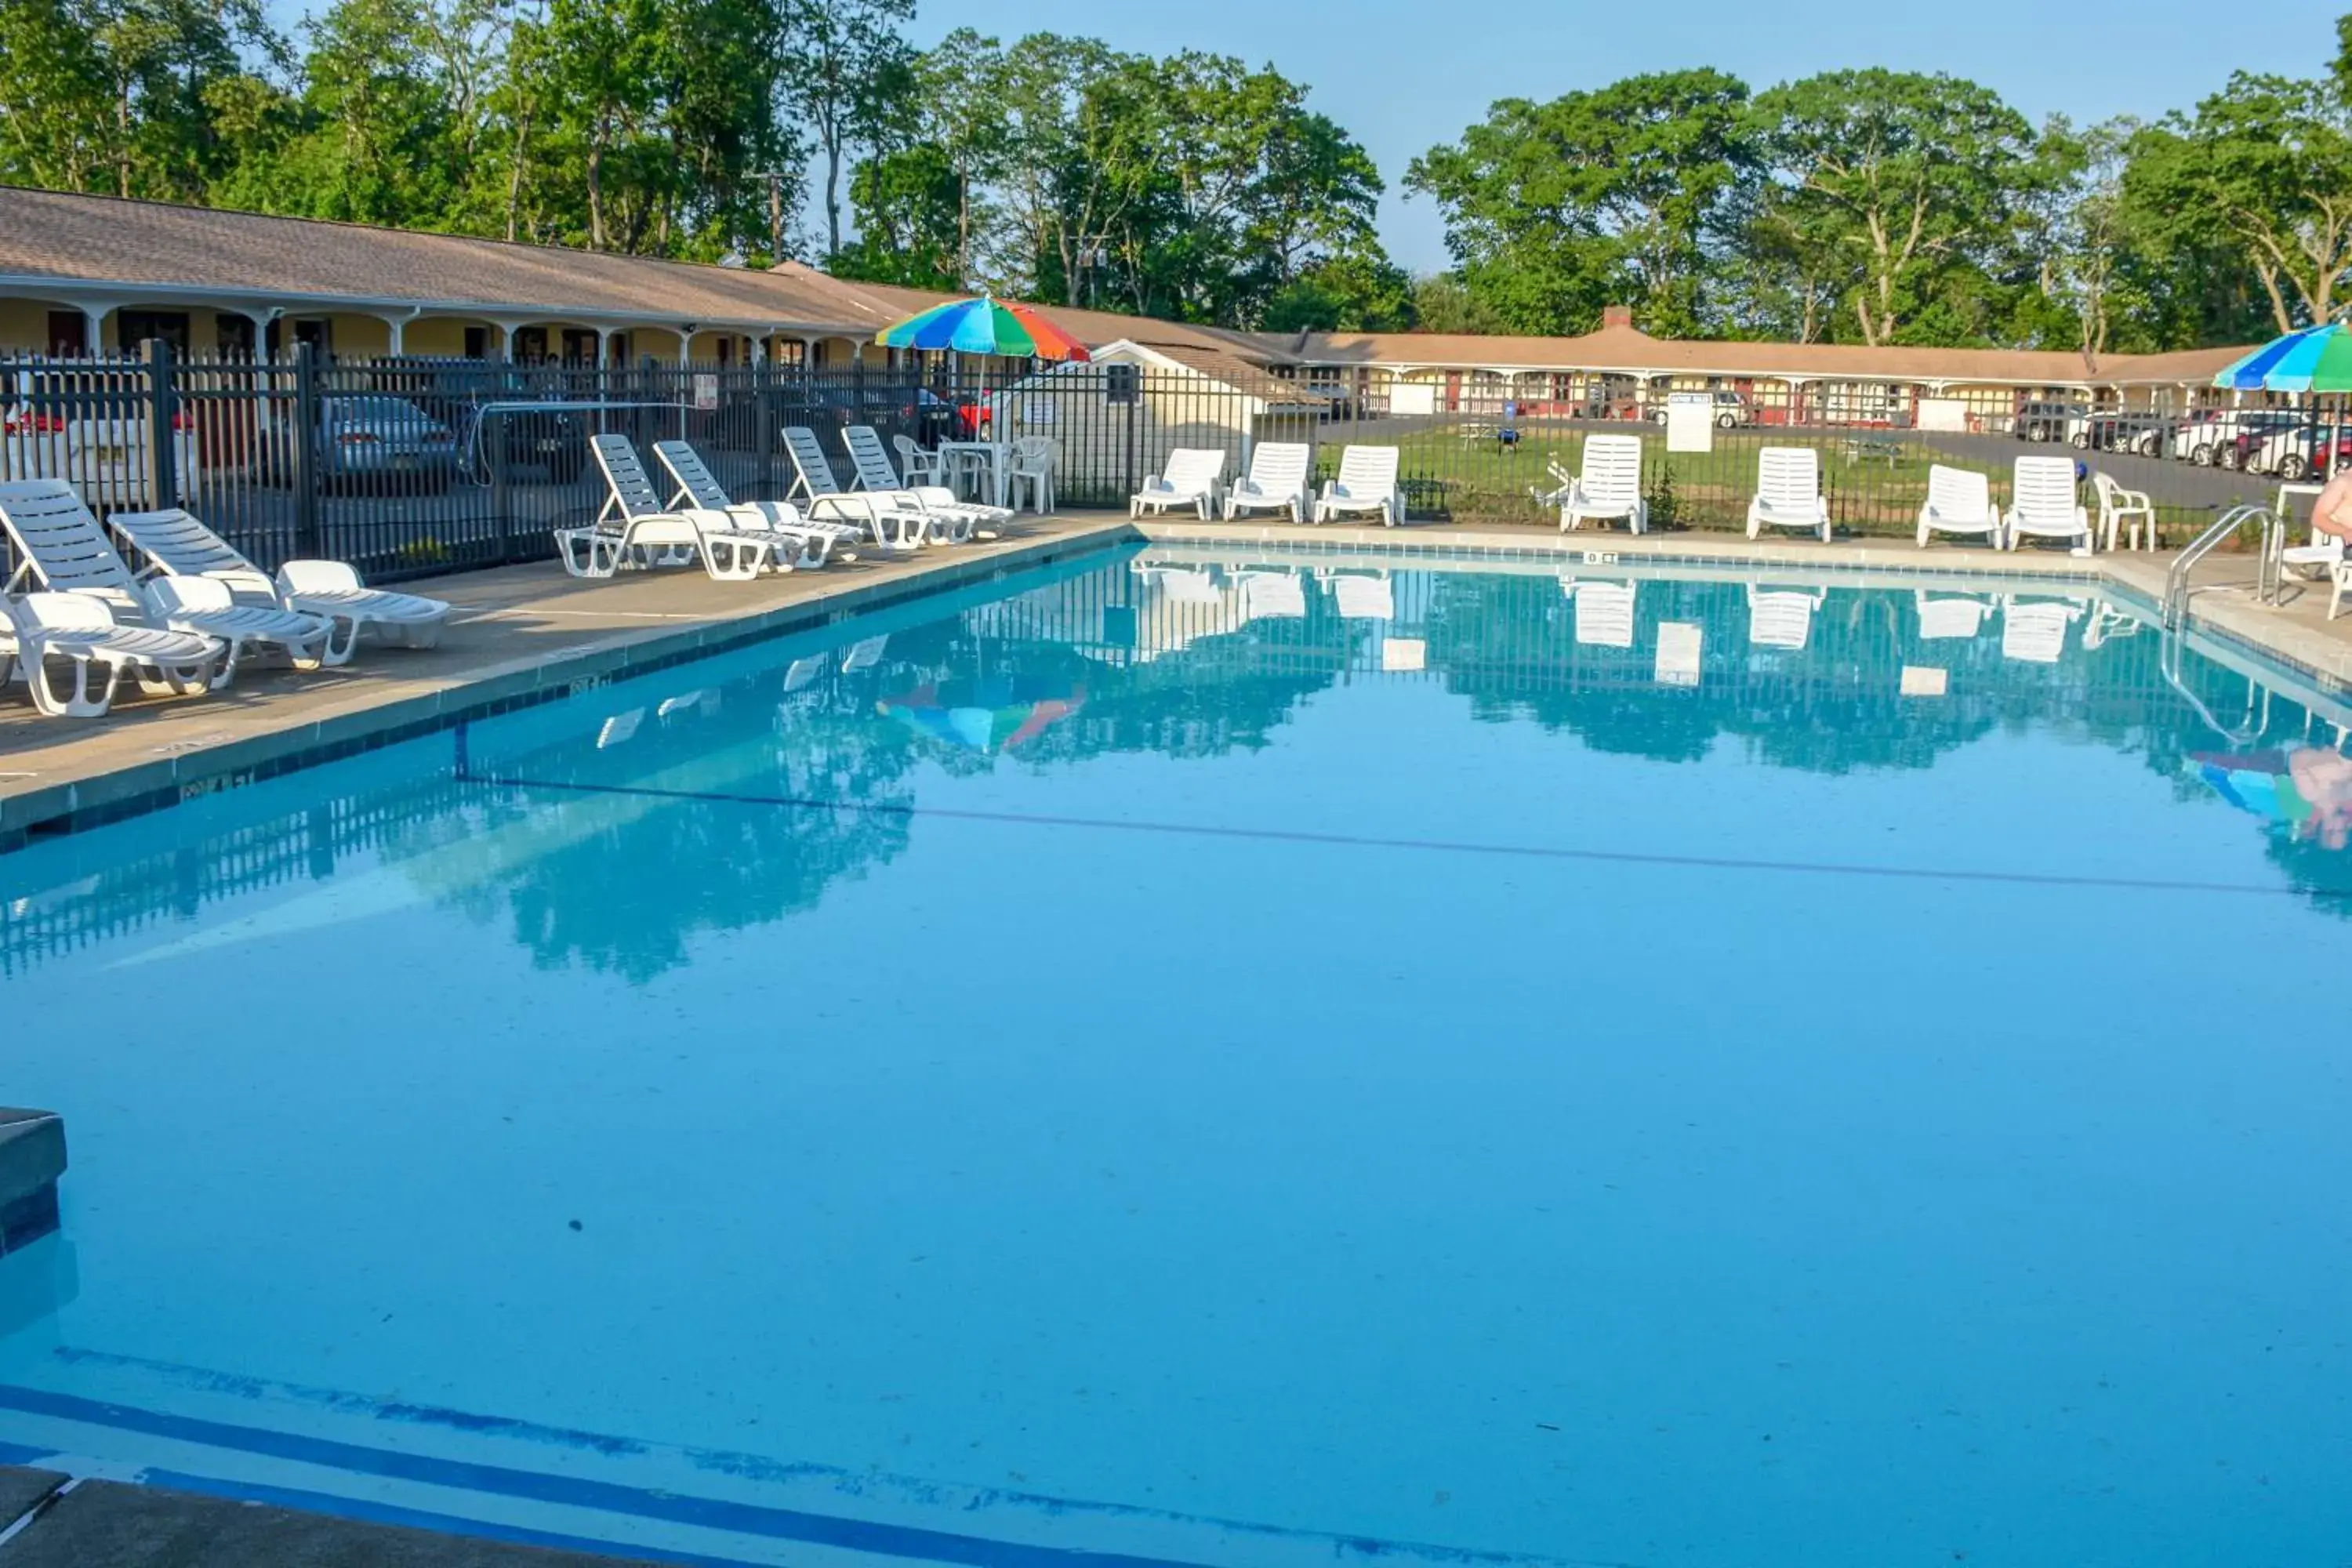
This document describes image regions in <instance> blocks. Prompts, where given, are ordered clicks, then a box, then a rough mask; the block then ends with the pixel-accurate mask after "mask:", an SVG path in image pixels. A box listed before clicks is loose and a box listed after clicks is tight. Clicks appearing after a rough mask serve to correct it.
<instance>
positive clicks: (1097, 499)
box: [0, 343, 2352, 581]
mask: <svg viewBox="0 0 2352 1568" xmlns="http://www.w3.org/2000/svg"><path fill="white" fill-rule="evenodd" d="M1539 379H1541V380H1542V381H1544V382H1545V384H1544V385H1542V386H1540V387H1538V386H1535V385H1533V384H1532V381H1531V380H1530V379H1527V378H1523V379H1522V380H1521V381H1520V382H1516V383H1514V382H1505V381H1502V380H1500V379H1499V378H1487V379H1480V378H1476V377H1468V378H1464V377H1454V378H1449V379H1446V380H1444V381H1442V382H1432V383H1423V384H1417V385H1409V386H1408V385H1400V386H1391V387H1389V388H1386V389H1384V390H1382V391H1381V392H1380V393H1378V394H1377V395H1375V394H1372V393H1370V392H1369V391H1366V390H1361V389H1356V388H1352V387H1349V386H1344V385H1343V386H1319V387H1318V386H1316V385H1313V384H1309V383H1307V382H1303V381H1301V382H1294V381H1285V380H1281V379H1278V378H1276V377H1274V376H1270V375H1262V374H1248V375H1245V376H1244V377H1242V381H1243V383H1244V384H1234V383H1233V382H1232V381H1229V380H1224V379H1219V378H1217V377H1215V376H1213V375H1209V374H1197V373H1194V372H1192V371H1187V370H1175V369H1166V368H1139V367H1136V366H1133V365H1126V364H1100V363H1097V364H1075V365H1066V366H1055V367H1049V368H1046V369H1042V370H1036V371H1028V370H1000V371H997V372H993V373H992V374H985V375H977V374H970V373H969V372H968V371H967V372H965V373H961V374H946V373H944V372H943V371H940V370H939V369H937V368H935V367H926V368H913V367H909V368H906V369H899V368H890V369H884V368H882V367H878V366H849V367H841V368H834V367H817V368H814V369H810V368H804V367H802V366H797V365H785V364H773V365H771V364H766V363H751V364H740V363H739V364H682V365H681V364H659V363H650V362H648V363H642V364H638V365H631V366H606V367H597V366H584V365H564V364H541V365H520V364H509V363H486V362H481V361H473V360H459V361H427V360H415V359H385V360H336V361H330V360H320V359H314V358H312V357H310V354H309V353H308V352H307V351H305V352H303V353H299V354H297V355H296V356H295V357H294V358H291V359H287V360H280V361H268V362H251V361H212V360H187V359H182V358H179V357H176V356H175V355H173V353H172V352H171V351H170V349H169V347H168V346H167V345H163V344H161V343H157V344H151V345H149V346H148V347H147V349H146V350H145V351H144V352H143V353H142V354H141V355H140V356H138V357H136V358H132V359H126V360H112V361H87V362H75V363H64V362H58V361H54V360H24V361H17V362H0V421H5V429H0V478H21V477H27V476H32V475H43V476H52V477H60V478H65V479H69V480H71V481H72V482H73V483H74V484H75V485H76V487H77V488H78V489H79V490H80V491H81V493H82V495H83V497H84V499H85V500H88V501H89V504H90V505H91V506H92V508H93V509H94V510H99V511H100V512H105V511H110V510H137V509H142V508H152V507H165V506H175V505H176V506H184V507H186V508H188V509H189V510H192V511H194V512H195V513H196V514H198V515H199V516H200V517H202V518H204V519H205V521H206V522H208V523H210V524H211V525H212V526H213V527H214V528H215V530H216V531H219V532H220V533H222V534H223V535H224V536H225V537H226V538H227V539H228V540H229V541H230V542H231V543H233V544H235V545H236V547H237V548H238V549H240V550H242V551H244V552H246V553H247V555H249V556H251V557H253V558H254V560H256V561H257V563H261V564H262V565H264V566H265V567H270V566H275V565H276V564H277V563H279V562H282V561H284V560H287V559H289V558H291V557H294V556H298V555H304V556H308V555H324V556H331V557H334V558H337V559H341V560H347V561H350V562H352V563H353V564H355V565H357V566H358V567H359V568H360V569H361V571H362V573H363V574H365V575H366V576H368V577H369V578H370V579H371V580H376V581H384V580H393V579H398V578H402V577H415V576H425V575H430V574H436V573H443V572H449V571H455V570H462V569H466V568H470V567H482V566H493V565H500V564H505V563H512V562H523V561H535V560H543V559H547V558H549V557H551V555H552V554H553V545H552V540H551V530H552V529H554V528H557V527H560V526H568V525H576V524H579V523H582V522H584V521H588V520H589V519H591V518H593V516H595V514H596V513H597V512H598V511H599V510H601V509H602V507H603V505H604V497H605V490H604V483H603V480H602V479H601V476H600V475H599V473H598V472H597V469H596V468H595V465H594V464H593V462H592V461H591V460H590V457H589V450H588V441H589V437H592V436H594V435H598V434H603V433H606V432H620V433H623V434H625V435H627V436H628V437H630V438H631V439H632V441H633V442H635V444H636V445H637V446H638V447H640V448H641V449H643V448H646V447H650V445H651V443H652V442H654V441H656V440H658V439H663V438H666V437H684V438H686V439H687V440H688V441H691V442H693V443H694V444H695V446H696V447H698V449H699V450H700V451H701V453H702V455H703V457H704V458H705V460H706V462H708V464H709V466H710V468H711V469H712V470H713V472H714V473H715V474H716V475H717V476H718V478H719V480H720V481H721V483H723V484H724V485H725V486H726V487H727V488H728V489H729V491H730V494H731V495H732V496H733V497H734V498H735V499H738V500H764V499H772V498H777V497H782V496H784V495H786V494H787V493H788V492H790V491H791V489H793V478H794V474H793V466H792V462H791V459H790V457H789V455H788V453H787V451H786V448H785V446H784V442H783V439H782V433H783V432H784V431H785V430H786V429H788V428H790V427H792V426H810V427H812V428H814V430H815V431H816V432H817V435H818V437H819V439H820V442H821V444H822V445H823V446H824V449H825V450H826V451H827V452H828V453H829V454H831V455H832V457H833V463H834V467H835V470H836V473H837V475H838V477H839V479H840V480H841V482H842V483H844V484H845V485H846V484H849V483H851V482H852V479H853V474H854V470H853V469H852V468H851V467H850V465H849V463H848V461H847V458H846V455H845V448H844V447H843V444H842V442H841V439H840V432H841V431H842V429H843V428H844V427H845V426H850V425H860V424H863V425H871V426H875V427H876V428H877V429H878V430H879V431H880V432H881V434H882V436H883V437H884V438H885V440H886V442H890V441H892V439H893V438H895V437H905V438H906V439H907V440H908V442H910V443H911V444H913V445H914V446H915V447H919V448H922V449H923V450H925V451H927V452H936V451H938V450H939V449H940V447H941V445H942V444H943V443H946V444H952V443H958V442H961V443H1006V442H1010V441H1013V440H1014V439H1016V438H1029V439H1032V440H1035V439H1038V438H1042V439H1043V440H1044V441H1046V442H1050V444H1051V452H1052V468H1053V500H1054V503H1055V505H1056V506H1057V507H1061V508H1087V507H1124V506H1125V504H1126V501H1127V498H1128V497H1129V495H1131V494H1132V493H1134V492H1135V491H1136V489H1138V488H1139V486H1140V484H1141V481H1142V479H1143V478H1144V476H1146V475H1147V474H1150V473H1154V472H1157V471H1158V470H1159V469H1160V468H1161V467H1162V465H1164V464H1165V462H1166V461H1167V458H1168V456H1169V454H1170V452H1171V451H1172V450H1173V449H1174V448H1177V447H1213V448H1215V449H1217V450H1220V451H1222V452H1223V453H1224V455H1225V458H1226V472H1227V474H1228V475H1229V476H1231V475H1234V474H1238V473H1240V472H1243V471H1244V470H1245V469H1246V468H1247V466H1248V462H1249V457H1250V454H1251V452H1252V451H1253V450H1254V449H1255V447H1256V446H1257V445H1258V444H1260V443H1263V442H1267V441H1298V442H1304V443H1307V444H1308V445H1309V446H1310V447H1312V448H1313V452H1314V462H1313V472H1314V476H1315V478H1316V479H1317V480H1318V482H1319V481H1320V480H1322V479H1328V478H1329V477H1331V476H1332V475H1333V474H1334V473H1335V472H1336V471H1337V468H1338V466H1339V458H1340V454H1341V452H1342V451H1343V449H1344V448H1345V447H1348V446H1349V445H1351V444H1379V445H1388V446H1393V447H1397V448H1398V450H1399V453H1400V463H1399V469H1400V476H1401V480H1402V489H1403V490H1404V492H1405V494H1406V497H1407V502H1408V510H1409V512H1410V514H1411V515H1412V517H1413V518H1414V519H1416V520H1423V519H1426V520H1436V521H1465V522H1520V523H1532V524H1541V523H1543V522H1545V521H1549V520H1551V519H1552V518H1553V517H1554V516H1555V515H1556V514H1555V512H1554V510H1553V508H1552V506H1551V504H1550V503H1549V502H1548V501H1547V500H1546V499H1545V498H1546V496H1547V495H1548V494H1549V492H1552V491H1555V490H1557V489H1559V486H1560V484H1561V482H1562V481H1563V479H1564V478H1565V477H1566V476H1568V475H1570V474H1574V473H1576V472H1578V471H1579V470H1580V468H1581V465H1582V461H1583V457H1584V451H1583V448H1584V444H1585V442H1586V441H1587V440H1589V439H1590V438H1591V437H1592V436H1594V435H1597V434H1617V435H1622V434H1628V433H1631V434H1635V435H1638V436H1640V437H1642V440H1643V488H1644V489H1645V491H1646V492H1647V496H1648V500H1649V502H1650V514H1651V518H1652V521H1653V523H1654V525H1655V526H1658V527H1662V528H1735V529H1736V528H1738V527H1740V526H1742V524H1743V521H1744V518H1745V513H1746V508H1747V502H1748V497H1749V496H1750V495H1751V494H1752V493H1753V492H1754V489H1755V486H1756V478H1757V472H1758V466H1759V457H1760V454H1761V452H1762V451H1763V450H1764V449H1765V448H1767V447H1787V446H1801V447H1811V448H1813V449H1815V450H1816V451H1817V452H1818V454H1819V462H1820V468H1821V473H1822V486H1823V489H1824V491H1825V493H1826V495H1827V497H1828V499H1829V502H1830V507H1831V513H1832V518H1833V520H1834V521H1836V523H1837V524H1838V526H1839V527H1840V528H1841V529H1842V530H1843V531H1849V532H1854V533H1863V534H1906V533H1909V532H1911V531H1913V529H1914V528H1915V527H1916V518H1917V515H1918V511H1919V509H1920V506H1921V504H1922V503H1923V501H1924V500H1925V499H1926V495H1927V486H1928V480H1929V472H1930V469H1931V468H1933V467H1934V466H1936V465H1938V464H1942V465H1946V466H1950V467H1958V468H1974V469H1977V470H1979V471H1981V472H1983V473H1985V474H1986V475H1987V476H1988V477H1989V479H1990V482H1991V490H1992V495H1993V499H1994V500H1995V501H1996V503H2000V502H2002V501H2005V500H2006V497H2007V492H2008V489H2009V481H2010V474H2011V460H2012V459H2013V458H2016V457H2018V456H2020V455H2024V454H2038V455H2045V456H2046V455H2050V454H2053V453H2057V454H2070V453H2071V454H2072V455H2073V456H2074V457H2075V458H2077V460H2078V461H2079V463H2080V464H2081V466H2082V473H2081V476H2080V477H2081V479H2082V480H2083V483H2084V492H2083V493H2084V500H2085V501H2086V502H2094V504H2095V500H2094V493H2093V489H2092V486H2091V484H2090V479H2091V477H2092V474H2093V473H2094V472H2103V473H2105V474H2108V475H2109V476H2110V477H2112V478H2113V479H2116V481H2117V482H2118V483H2120V484H2121V485H2123V486H2125V487H2126V488H2127V489H2134V490H2141V491H2145V492H2147V494H2148V496H2149V497H2150V499H2151V500H2153V502H2154V503H2155V507H2156V510H2157V514H2158V523H2159V527H2160V528H2161V530H2162V533H2163V536H2164V538H2165V539H2166V540H2168V541H2169V542H2179V541H2180V540H2182V539H2185V538H2186V537H2187V536H2188V535H2189V534H2190V533H2192V532H2193V531H2196V530H2198V529H2200V528H2201V527H2202V526H2203V524H2204V523H2205V522H2206V521H2208V520H2210V518H2211V517H2213V516H2214V515H2215V514H2217V513H2218V512H2219V511H2221V510H2224V509H2226V508H2228V507H2230V506H2232V505H2235V504H2238V503H2239V502H2241V501H2243V500H2258V499H2263V498H2264V497H2266V496H2268V495H2270V494H2271V493H2273V490H2274V489H2275V487H2276V486H2277V485H2278V484H2279V483H2281V482H2285V481H2288V480H2294V479H2305V478H2306V477H2308V476H2311V475H2313V474H2314V473H2315V472H2324V471H2325V469H2326V468H2327V467H2328V466H2329V465H2328V460H2327V459H2328V458H2329V457H2330V455H2332V454H2334V453H2337V452H2342V453H2344V454H2346V455H2347V456H2352V437H2345V438H2342V439H2339V438H2338V437H2336V436H2335V435H2334V434H2333V432H2332V431H2330V430H2327V429H2324V428H2322V427H2321V426H2319V425H2318V424H2317V422H2316V418H2315V416H2310V415H2297V414H2294V413H2291V412H2290V413H2272V412H2268V411H2240V410H2225V409H2214V410H2207V411H2192V412H2187V413H2182V414H2179V415H2170V416H2168V415H2160V414H2156V413H2147V412H2137V411H2126V410H2121V409H2113V408H2109V409H2095V408H2090V407H2083V406H2076V405H2070V404H2067V403H2064V402H2063V401H2052V400H2048V399H2041V398H2035V397H2032V396H2030V395H2025V394H2022V393H2010V392H2000V393H1990V392H1981V391H1979V392H1974V393H1967V394H1963V393H1958V392H1953V393H1949V394H1948V395H1947V394H1939V393H1936V392H1933V391H1931V390H1930V389H1927V388H1924V387H1908V388H1906V387H1887V386H1880V385H1875V384H1868V385H1865V384H1844V385H1820V386H1811V387H1796V388H1790V387H1785V386H1780V385H1778V384H1752V385H1751V384H1740V385H1738V386H1733V387H1723V388H1716V389H1712V390H1709V391H1707V392H1705V393H1700V394H1696V395H1684V396H1683V398H1682V400H1681V401H1680V403H1679V412H1677V411H1676V407H1675V405H1670V404H1669V403H1668V402H1666V401H1664V400H1663V398H1662V396H1659V395H1650V396H1635V395H1632V394H1630V393H1625V392H1623V391H1622V389H1615V388H1614V384H1612V382H1611V381H1610V380H1609V379H1608V378H1605V377H1590V376H1587V377H1582V378H1581V379H1579V380H1577V381H1576V382H1575V383H1574V387H1573V390H1575V391H1577V392H1578V393H1579V395H1577V396H1573V397H1569V396H1555V395H1551V394H1553V393H1555V392H1559V391H1560V390H1562V389H1563V387H1564V386H1566V385H1567V381H1568V378H1563V377H1557V376H1551V377H1545V378H1539ZM1536 393H1540V394H1541V395H1531V394H1536ZM950 468H951V471H952V472H954V473H956V474H958V475H960V476H961V479H962V480H963V482H966V483H967V484H977V485H980V486H981V487H982V488H985V482H986V481H985V480H984V479H982V477H981V476H982V475H983V474H984V473H985V472H986V471H987V468H986V465H985V464H976V463H964V464H960V465H951V466H950Z"/></svg>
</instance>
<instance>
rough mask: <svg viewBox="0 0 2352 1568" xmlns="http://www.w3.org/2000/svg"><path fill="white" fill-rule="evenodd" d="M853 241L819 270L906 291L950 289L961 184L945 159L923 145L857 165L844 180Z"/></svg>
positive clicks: (955, 278)
mask: <svg viewBox="0 0 2352 1568" xmlns="http://www.w3.org/2000/svg"><path fill="white" fill-rule="evenodd" d="M849 203H850V210H851V212H852V213H853V214H854V215H855V216H856V221H857V237H856V240H855V241H854V242H852V243H851V244H849V245H846V246H845V247H842V248H841V249H839V250H836V251H835V252H834V253H833V257H832V258H831V260H830V261H828V262H827V263H826V265H827V266H828V267H829V268H831V270H832V271H833V273H834V274H835V276H836V277H841V278H860V279H866V280H868V281H871V282H875V283H897V284H900V285H903V286H904V287H907V288H909V289H957V288H961V287H962V277H961V274H960V273H959V272H958V271H957V270H956V255H957V247H958V245H959V243H960V236H959V228H958V225H959V223H960V221H961V217H962V213H963V205H962V183H961V179H960V178H959V177H958V175H957V173H956V170H955V167H954V165H953V164H952V163H950V162H949V160H948V155H947V154H946V153H944V152H942V151H940V149H939V148H938V147H936V146H933V145H930V144H929V143H924V144H921V145H919V146H914V147H908V148H904V149H902V150H899V151H898V152H892V153H882V154H880V155H879V156H877V157H872V158H868V159H866V161H865V162H864V163H860V164H858V165H857V167H856V170H855V171H854V172H853V173H852V174H851V175H850V181H849Z"/></svg>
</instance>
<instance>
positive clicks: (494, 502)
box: [474, 384, 515, 566]
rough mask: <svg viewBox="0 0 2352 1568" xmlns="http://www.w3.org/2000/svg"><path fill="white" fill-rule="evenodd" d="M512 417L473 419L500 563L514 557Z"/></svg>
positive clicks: (498, 389) (488, 399)
mask: <svg viewBox="0 0 2352 1568" xmlns="http://www.w3.org/2000/svg"><path fill="white" fill-rule="evenodd" d="M505 390H506V389H505V388H504V387H502V386H499V385H497V384H492V385H491V386H489V387H488V390H487V392H486V395H485V396H484V397H483V401H484V402H485V403H493V402H496V401H497V400H498V398H499V395H500V394H501V393H502V392H503V391H505ZM510 417H512V416H510V415H508V414H505V413H500V412H495V411H494V412H492V413H490V414H488V415H487V416H484V415H476V416H475V421H474V429H475V443H476V446H477V447H478V449H479V450H480V452H481V455H482V465H483V467H485V468H488V470H489V472H488V474H487V475H486V476H484V477H485V478H487V479H488V480H489V485H490V541H491V544H492V546H493V547H494V549H495V550H496V551H497V553H498V561H499V565H501V566H504V565H507V564H508V563H510V562H512V561H513V560H514V559H515V546H514V519H513V518H512V517H510V516H509V515H508V511H507V506H508V500H509V497H508V495H507V442H508V437H509V429H508V426H507V421H508V420H509V418H510ZM485 426H487V428H485Z"/></svg>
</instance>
